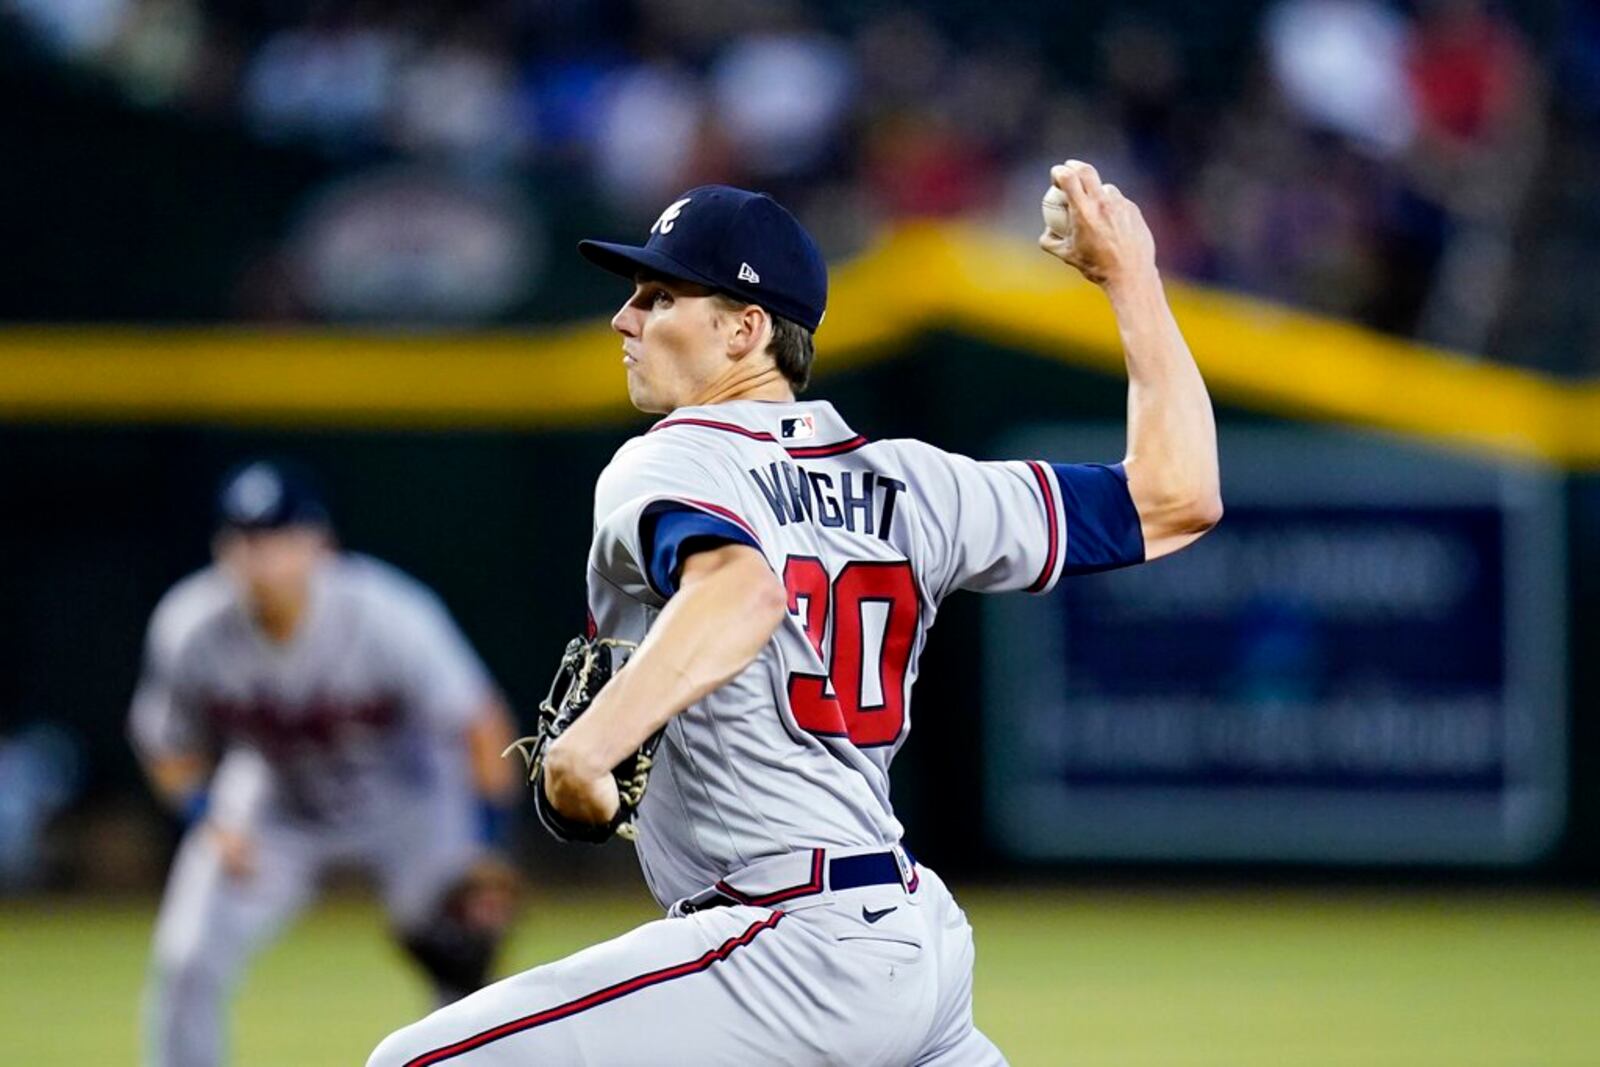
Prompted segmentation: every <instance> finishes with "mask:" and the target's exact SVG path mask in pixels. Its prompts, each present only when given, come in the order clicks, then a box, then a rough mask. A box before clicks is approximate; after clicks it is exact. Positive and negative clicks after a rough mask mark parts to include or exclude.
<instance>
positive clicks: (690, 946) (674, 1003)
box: [370, 401, 1143, 1067]
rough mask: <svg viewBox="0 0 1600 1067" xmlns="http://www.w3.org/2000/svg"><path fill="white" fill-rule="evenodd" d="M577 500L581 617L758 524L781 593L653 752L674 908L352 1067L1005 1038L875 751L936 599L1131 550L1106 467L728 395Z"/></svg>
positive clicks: (983, 1043) (653, 609) (652, 869)
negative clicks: (987, 1033)
mask: <svg viewBox="0 0 1600 1067" xmlns="http://www.w3.org/2000/svg"><path fill="white" fill-rule="evenodd" d="M595 523H596V531H595V538H594V544H593V548H592V551H591V553H590V557H589V568H590V569H589V604H590V609H591V612H592V614H593V617H594V620H595V624H596V629H597V631H598V632H599V633H600V634H601V635H604V636H610V637H619V638H626V639H629V640H634V641H638V640H640V639H641V638H642V637H643V636H644V633H645V631H646V630H647V629H648V628H649V626H650V624H651V622H652V621H653V620H654V618H655V617H656V615H657V614H658V613H659V611H660V610H661V608H662V606H663V605H664V604H665V601H666V599H667V597H668V596H670V594H671V593H672V592H673V588H672V586H673V583H674V582H675V580H676V578H675V575H676V572H677V568H678V565H679V564H680V563H681V556H682V554H684V553H685V552H687V551H691V550H692V548H693V546H692V544H691V542H692V541H693V540H694V539H695V538H696V537H700V538H712V539H714V540H719V541H739V542H743V543H746V544H750V545H753V546H755V547H757V548H759V549H760V551H761V552H762V553H763V554H764V555H765V556H766V558H767V561H768V562H769V563H770V564H771V566H772V568H773V570H774V571H775V572H776V573H777V574H778V575H780V576H781V577H782V578H783V579H784V584H785V585H786V587H787V588H788V591H789V608H790V616H789V618H788V619H787V621H786V622H785V623H784V625H782V626H780V627H779V629H778V631H777V633H776V634H775V635H774V637H773V639H772V641H771V642H770V643H769V644H768V645H767V647H766V648H765V649H764V650H763V651H762V653H761V654H760V655H759V656H758V657H757V658H756V660H755V661H754V662H753V663H752V664H751V665H750V666H749V667H748V668H747V669H746V670H745V671H744V672H743V673H742V674H740V675H739V676H738V677H736V678H735V679H734V680H733V681H732V682H730V683H729V684H727V685H725V686H723V687H722V688H721V689H718V690H717V691H716V692H714V693H713V694H711V695H710V696H709V697H707V698H706V699H704V700H702V701H700V702H699V703H697V704H694V705H692V706H691V707H689V708H688V709H687V710H685V711H684V712H683V713H682V714H680V715H678V716H677V717H676V718H674V719H673V720H672V721H671V723H670V724H669V725H668V727H667V730H666V734H665V737H664V740H663V742H662V744H661V746H660V749H659V750H658V751H657V753H656V762H655V767H654V770H653V773H652V776H651V779H650V788H649V792H648V793H647V794H646V796H645V800H644V803H643V806H642V808H641V810H640V812H639V818H638V827H639V838H638V852H639V858H640V862H641V864H642V866H643V869H644V875H645V879H646V881H647V882H648V883H649V886H650V890H651V892H652V893H653V894H654V895H655V897H656V899H657V900H658V901H659V902H660V903H661V904H662V905H663V906H664V907H667V908H668V910H669V917H668V918H666V919H663V920H660V921H658V922H654V923H650V924H648V925H646V926H643V927H641V928H639V929H637V930H635V931H633V932H632V933H630V934H627V935H625V936H623V937H620V938H618V939H616V940H614V941H610V942H607V943H605V944H602V945H598V946H596V947H594V948H591V949H588V950H587V951H584V952H580V953H578V954H577V955H575V956H572V957H570V958H568V959H566V960H562V961H559V962H557V963H553V964H549V965H546V966H543V967H538V968H535V969H533V970H531V971H528V972H526V973H524V974H521V975H518V976H516V977H514V978H510V979H507V980H505V981H502V982H499V983H497V984H495V985H492V986H490V987H488V988H486V989H484V990H482V991H480V992H478V993H476V994H474V995H473V996H471V997H468V998H466V999H464V1000H462V1001H459V1002H458V1003H456V1004H454V1005H451V1006H449V1007H447V1008H444V1009H441V1010H440V1011H437V1012H435V1013H434V1014H433V1015H431V1016H429V1017H428V1018H426V1019H424V1020H422V1021H421V1022H419V1023H417V1024H415V1025H413V1026H411V1027H408V1028H406V1029H405V1030H402V1031H400V1032H398V1033H396V1034H394V1035H391V1037H390V1038H389V1039H388V1040H387V1041H385V1042H384V1044H383V1045H381V1046H380V1047H379V1048H378V1050H377V1051H376V1052H375V1053H374V1054H373V1056H372V1059H371V1061H370V1067H398V1065H402V1064H404V1065H407V1067H424V1065H429V1064H436V1063H444V1062H450V1063H452V1064H455V1063H460V1064H463V1065H466V1064H471V1065H473V1067H481V1065H489V1064H495V1065H512V1064H518V1065H522V1064H529V1065H531V1064H580V1063H581V1064H645V1063H648V1064H660V1065H668V1064H684V1065H689V1064H693V1065H696V1067H700V1065H710V1064H730V1065H731V1064H739V1065H748V1064H756V1063H760V1064H779V1063H793V1064H819V1063H828V1064H851V1065H864V1064H884V1065H896V1067H904V1065H906V1064H939V1065H954V1064H962V1065H966V1064H996V1063H1002V1062H1003V1060H1002V1058H1001V1056H1000V1053H999V1052H998V1051H997V1050H996V1049H995V1047H994V1046H993V1045H992V1044H991V1043H990V1042H989V1041H988V1039H986V1038H985V1037H984V1036H983V1035H982V1034H981V1033H980V1032H979V1031H977V1030H976V1029H975V1028H974V1026H973V1022H972V1006H971V983H972V960H973V948H972V937H971V931H970V929H969V928H968V926H967V922H966V918H965V917H964V916H963V914H962V912H961V909H960V908H959V907H957V906H956V904H955V902H954V900H953V899H952V898H951V896H950V894H949V892H948V891H947V890H946V888H945V886H944V884H943V882H941V881H940V879H939V878H938V876H937V875H936V874H934V873H933V872H932V871H930V870H928V869H927V868H925V867H918V866H916V865H915V864H914V863H913V862H912V861H910V860H909V858H908V857H907V854H906V853H905V851H904V850H903V849H902V848H901V846H900V844H899V841H900V836H901V827H900V823H899V822H898V821H897V820H896V819H895V816H894V812H893V809H892V807H891V805H890V803H889V775H888V771H889V762H890V760H891V759H893V757H894V753H895V752H896V751H897V750H898V749H899V747H900V745H901V743H902V742H903V741H904V740H905V737H906V734H907V731H908V729H909V726H910V714H909V711H910V695H911V687H912V684H913V682H914V681H915V679H916V674H917V660H918V657H919V655H920V653H921V651H922V648H923V644H924V641H925V640H926V636H927V632H928V629H929V627H931V626H932V625H933V620H934V615H935V612H936V610H937V608H938V605H939V603H940V602H941V601H942V600H943V599H944V597H945V596H947V595H948V594H950V593H951V592H953V591H955V590H957V589H973V590H979V591H986V592H998V591H1002V590H1020V589H1027V590H1031V591H1036V592H1043V591H1046V590H1048V589H1050V588H1051V587H1052V586H1053V585H1054V584H1055V582H1056V581H1057V580H1058V579H1059V577H1060V576H1061V575H1062V574H1063V573H1066V572H1071V571H1080V570H1094V569H1103V568H1105V567H1110V566H1118V565H1122V564H1126V563H1131V562H1136V561H1137V560H1139V559H1142V557H1143V544H1142V540H1141V539H1140V535H1139V533H1138V515H1137V513H1136V511H1135V510H1134V508H1133V504H1132V501H1131V499H1130V498H1129V496H1128V493H1127V489H1126V483H1125V480H1124V479H1123V476H1122V474H1121V472H1120V470H1118V469H1117V468H1108V467H1098V466H1086V467H1072V468H1058V467H1052V466H1051V465H1049V464H1043V463H1021V462H1017V463H978V462H975V461H972V460H969V459H965V458H963V457H959V456H954V455H951V454H949V453H946V452H942V451H940V450H938V449H936V448H933V447H931V446H929V445H926V444H923V443H921V442H918V441H909V440H907V441H882V442H875V443H874V442H868V441H867V440H866V439H865V438H863V437H861V436H859V435H857V434H856V433H855V432H854V431H853V430H851V429H850V428H849V427H848V426H847V425H845V423H844V421H843V420H842V419H841V418H840V417H839V415H838V414H837V413H836V412H835V411H834V410H833V408H832V406H831V405H829V404H827V403H821V402H809V403H792V404H774V403H763V402H754V401H740V402H735V403H727V404H718V405H714V406H707V407H700V408H682V409H679V410H677V411H675V412H673V413H672V414H671V415H670V416H668V417H667V418H665V419H663V420H662V421H661V422H659V423H657V424H656V425H655V427H654V428H653V429H652V430H651V432H649V433H648V434H646V435H645V436H643V437H640V438H637V439H635V440H633V441H630V442H629V443H628V444H627V445H625V446H624V447H623V448H622V449H621V451H619V452H618V453H617V456H616V458H615V459H614V460H613V461H612V463H611V465H610V466H609V467H608V468H607V469H606V471H605V473H604V474H603V475H602V476H601V479H600V482H599V486H598V488H597V492H596V502H595ZM664 531H670V532H664ZM885 870H887V871H888V872H889V874H888V877H887V878H886V879H885V878H881V877H878V876H881V875H882V872H883V871H885ZM874 877H877V879H878V880H874Z"/></svg>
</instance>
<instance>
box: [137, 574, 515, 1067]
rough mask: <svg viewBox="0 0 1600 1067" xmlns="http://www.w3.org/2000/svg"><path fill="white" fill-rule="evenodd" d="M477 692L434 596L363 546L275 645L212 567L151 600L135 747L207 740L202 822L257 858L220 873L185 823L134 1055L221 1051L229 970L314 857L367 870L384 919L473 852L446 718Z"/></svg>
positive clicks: (482, 692)
mask: <svg viewBox="0 0 1600 1067" xmlns="http://www.w3.org/2000/svg"><path fill="white" fill-rule="evenodd" d="M491 695H492V683H491V681H490V679H489V676H488V674H487V672H486V671H485V670H484V668H483V665H482V664H481V663H480V661H479V660H478V657H477V656H476V655H475V654H474V653H473V651H472V649H471V647H470V646H469V645H468V644H467V642H466V640H465V638H464V637H463V636H462V635H461V633H460V631H459V630H458V629H457V628H456V626H455V624H454V622H453V621H452V620H451V619H450V616H449V614H448V613H447V612H446V610H445V608H444V605H443V604H441V603H440V602H439V600H438V599H437V598H436V597H435V596H434V595H433V594H432V593H430V592H429V591H428V590H427V589H425V588H423V587H422V586H421V585H420V584H418V583H417V582H415V581H414V580H412V579H411V578H408V577H407V576H406V575H404V574H402V573H400V572H399V571H397V570H395V569H394V568H392V567H389V566H387V565H385V564H383V563H380V562H378V561H377V560H373V559H370V558H367V557H363V556H358V555H352V554H344V555H335V556H330V557H329V559H328V560H327V561H326V562H325V563H324V564H323V565H322V566H321V567H319V569H318V570H317V572H316V573H315V575H314V577H313V579H312V591H311V599H310V603H309V606H308V608H307V614H306V617H305V619H304V621H303V622H302V624H301V626H300V627H299V629H298V631H297V632H296V634H295V635H294V637H293V639H292V640H290V641H289V642H288V643H287V644H285V645H281V646H280V645H275V644H274V643H273V642H271V641H270V640H269V639H268V638H267V637H265V636H264V635H263V634H262V633H261V632H260V631H259V630H258V628H257V627H256V625H255V623H254V622H253V621H252V620H251V619H250V618H249V616H248V614H247V610H246V608H245V606H244V604H243V602H242V601H241V598H240V596H239V595H238V593H237V592H236V591H235V587H234V585H233V583H232V582H231V581H230V579H229V578H228V576H227V575H226V574H225V573H223V571H222V570H221V569H219V568H218V567H216V566H212V567H208V568H206V569H205V570H202V571H200V572H198V573H196V574H194V575H191V576H190V577H188V578H186V579H184V580H183V581H181V582H179V583H178V585H176V586H175V587H174V588H173V589H172V590H171V592H169V593H168V594H167V595H166V597H165V598H164V599H163V600H162V601H161V604H160V605H159V606H158V607H157V608H156V611H155V614H154V616H153V617H152V619H151V623H150V632H149V638H148V642H147V649H146V663H145V670H144V676H143V678H142V679H141V681H140V684H139V687H138V690H137V692H136V694H135V696H134V701H133V709H132V713H131V717H130V727H131V733H132V735H133V739H134V742H135V744H136V745H137V746H138V747H139V748H140V749H141V751H143V752H144V753H145V754H146V755H147V756H155V755H160V754H172V753H182V752H211V753H215V754H216V755H217V756H218V757H219V758H220V763H219V765H218V768H217V772H216V774H215V776H214V778H213V780H212V783H211V787H210V792H211V801H210V806H209V810H208V813H207V818H208V819H209V820H212V821H214V822H217V823H219V824H220V825H223V826H227V827H229V828H232V829H235V830H240V831H245V832H247V833H248V834H249V835H250V837H251V839H252V840H253V842H254V843H255V847H256V853H255V864H254V868H255V869H254V873H253V874H252V875H251V876H249V877H248V878H243V879H235V878H231V877H229V876H228V875H227V874H226V873H225V872H224V871H223V870H222V867H221V857H220V854H219V852H218V850H217V848H216V846H215V844H214V842H213V841H212V839H211V838H210V837H209V835H207V834H206V833H204V832H201V831H199V830H198V829H194V830H191V831H190V832H189V833H188V834H187V835H186V836H185V838H184V841H183V843H182V845H181V847H180V848H179V851H178V856H177V860H176V862H175V863H174V866H173V870H172V874H171V878H170V880H169V882H168V886H167V892H166V896H165V898H164V899H163V901H162V905H161V914H160V918H159V919H158V921H157V925H156V934H155V950H154V961H153V967H152V974H151V982H150V988H149V991H148V1000H147V1006H146V1012H147V1058H148V1060H149V1062H151V1063H152V1064H156V1065H162V1067H201V1065H207V1067H209V1065H213V1064H216V1063H218V1062H220V1060H221V1057H222V1044H223V1011H224V995H225V992H226V990H227V988H228V986H229V984H230V982H231V981H232V979H233V978H234V977H235V975H236V974H237V972H238V970H239V969H240V967H241V966H242V964H243V963H244V962H245V960H246V959H247V958H248V956H249V955H250V954H251V953H252V952H253V951H254V950H255V949H256V948H257V947H259V946H260V945H261V943H262V942H263V940H264V939H265V938H266V937H268V936H269V935H270V934H271V933H273V932H274V931H275V930H277V929H278V928H279V927H280V926H282V924H283V923H284V922H285V921H286V920H288V919H289V918H290V917H291V916H293V915H294V914H295V912H297V911H298V910H299V909H300V908H301V907H302V906H303V905H304V904H306V902H307V901H308V900H309V899H310V897H311V896H312V894H313V893H314V891H315V889H316V887H317V884H318V881H319V879H320V878H321V876H322V874H323V872H324V871H325V870H327V869H328V868H329V867H330V866H333V865H335V864H338V865H345V864H355V865H359V866H362V867H365V868H366V869H368V870H370V871H371V872H372V873H373V874H374V875H375V877H376V879H377V881H378V884H379V887H380V889H381V891H382V895H383V899H384V903H385V906H386V907H387V909H388V912H389V915H390V918H391V919H392V921H393V922H394V924H395V925H396V927H397V928H399V929H401V930H406V929H409V928H412V927H415V926H416V925H417V924H419V923H422V922H424V921H425V920H426V919H427V917H428V916H429V915H430V914H431V912H432V910H433V909H434V907H435V905H436V904H437V903H438V898H439V895H440V894H441V892H442V891H443V890H444V889H446V888H447V887H448V886H449V885H450V884H451V883H452V882H454V881H455V879H456V878H458V877H459V876H460V875H461V874H462V872H463V871H464V870H465V869H466V868H467V867H469V866H470V865H471V863H472V862H473V861H474V860H475V859H476V858H477V856H478V854H479V846H478V844H477V842H476V818H477V809H476V802H475V799H474V794H473V790H472V788H471V786H470V772H469V768H468V766H467V756H466V751H465V746H464V744H463V742H462V739H461V731H462V730H463V728H464V727H465V726H466V725H467V723H468V722H469V721H470V720H471V719H472V717H473V716H475V715H476V714H478V713H479V712H480V710H481V709H482V708H483V707H484V704H485V702H486V701H487V700H489V699H490V698H491Z"/></svg>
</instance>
